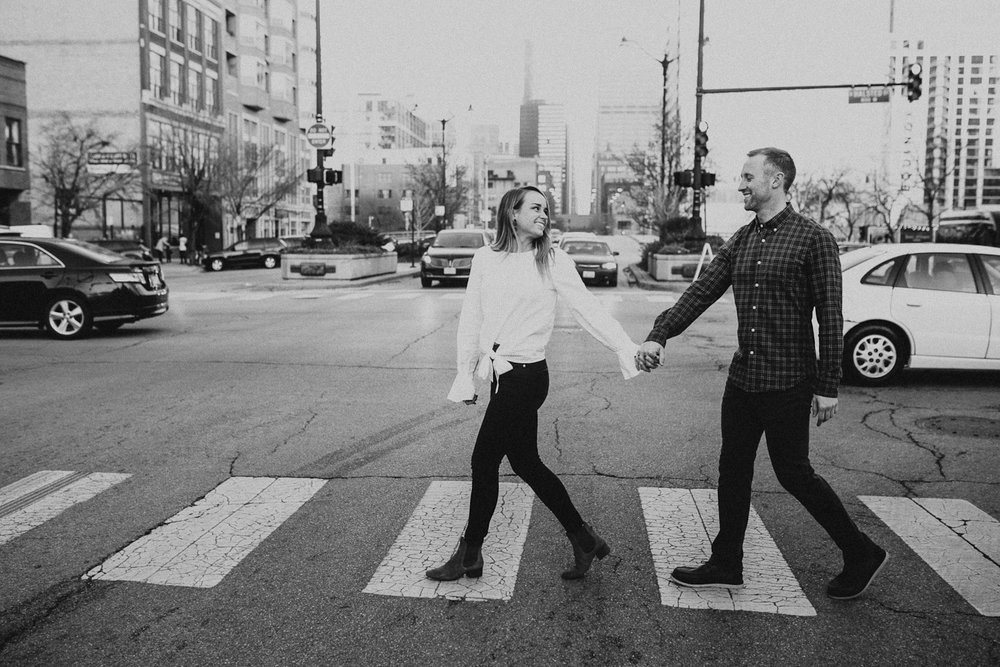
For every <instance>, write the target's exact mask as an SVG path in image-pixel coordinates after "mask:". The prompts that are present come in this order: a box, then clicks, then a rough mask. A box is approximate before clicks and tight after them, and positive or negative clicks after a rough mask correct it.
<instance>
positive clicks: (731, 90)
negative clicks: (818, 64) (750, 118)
mask: <svg viewBox="0 0 1000 667" xmlns="http://www.w3.org/2000/svg"><path fill="white" fill-rule="evenodd" d="M905 85H907V83H906V82H905V81H902V82H900V83H896V82H892V83H831V84H825V85H820V86H763V87H760V88H701V89H700V90H699V91H698V92H700V93H702V94H703V95H717V94H720V93H756V92H763V91H768V90H817V89H821V88H864V87H868V86H905Z"/></svg>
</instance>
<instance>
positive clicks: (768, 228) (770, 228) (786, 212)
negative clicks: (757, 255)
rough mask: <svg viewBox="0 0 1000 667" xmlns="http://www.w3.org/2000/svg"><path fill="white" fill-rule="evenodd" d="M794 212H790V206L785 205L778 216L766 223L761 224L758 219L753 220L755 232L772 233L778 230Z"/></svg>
mask: <svg viewBox="0 0 1000 667" xmlns="http://www.w3.org/2000/svg"><path fill="white" fill-rule="evenodd" d="M793 213H794V211H793V210H792V205H791V204H785V208H783V209H781V211H780V212H779V213H778V215H776V216H774V217H773V218H771V219H770V220H768V221H767V222H761V221H760V218H756V217H755V218H754V223H755V225H756V229H757V232H758V233H760V232H769V233H770V232H774V231H775V230H777V229H778V227H780V226H781V225H782V224H783V223H784V222H785V221H786V220H788V219H789V218H790V217H792V214H793Z"/></svg>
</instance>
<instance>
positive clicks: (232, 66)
mask: <svg viewBox="0 0 1000 667" xmlns="http://www.w3.org/2000/svg"><path fill="white" fill-rule="evenodd" d="M226 73H227V74H228V75H229V76H237V75H238V74H239V69H238V67H237V63H236V54H235V53H229V52H228V51H227V52H226Z"/></svg>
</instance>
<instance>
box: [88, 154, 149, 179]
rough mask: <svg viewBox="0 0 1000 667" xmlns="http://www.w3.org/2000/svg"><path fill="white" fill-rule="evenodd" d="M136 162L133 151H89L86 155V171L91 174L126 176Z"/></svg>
mask: <svg viewBox="0 0 1000 667" xmlns="http://www.w3.org/2000/svg"><path fill="white" fill-rule="evenodd" d="M136 162H138V160H137V156H136V153H135V152H133V151H91V152H89V153H87V171H88V172H89V173H91V174H127V173H129V172H130V171H132V170H133V169H135V165H136Z"/></svg>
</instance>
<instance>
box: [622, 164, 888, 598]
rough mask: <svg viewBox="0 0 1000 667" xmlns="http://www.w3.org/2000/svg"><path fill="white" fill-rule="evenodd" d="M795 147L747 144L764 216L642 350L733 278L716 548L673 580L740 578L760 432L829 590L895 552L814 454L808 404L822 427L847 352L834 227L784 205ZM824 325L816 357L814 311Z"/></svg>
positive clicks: (865, 580) (862, 581)
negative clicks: (837, 554) (826, 560)
mask: <svg viewBox="0 0 1000 667" xmlns="http://www.w3.org/2000/svg"><path fill="white" fill-rule="evenodd" d="M794 180H795V163H794V161H793V160H792V157H791V156H790V155H789V154H788V153H787V152H786V151H783V150H780V149H777V148H760V149H756V150H752V151H750V152H749V153H748V154H747V161H746V164H744V166H743V173H742V175H741V176H740V185H739V190H740V192H741V193H742V194H743V207H744V208H745V209H746V210H748V211H753V212H754V213H756V216H755V218H754V220H753V221H751V222H750V223H749V224H747V225H745V226H743V227H742V228H740V229H739V230H738V231H737V232H736V233H735V234H734V235H733V236H732V238H730V239H729V241H727V242H726V243H725V244H724V245H723V246H722V248H721V249H720V250H719V252H718V254H717V255H716V257H715V259H714V260H713V261H712V262H711V264H709V266H708V268H707V269H706V270H705V272H704V274H702V276H701V277H700V278H699V279H698V280H697V281H696V282H694V283H692V284H691V286H690V287H688V288H687V290H686V291H685V292H684V294H683V295H681V297H680V298H678V300H677V302H676V304H675V305H674V306H673V307H672V308H670V309H668V310H666V311H664V312H663V313H661V314H660V315H659V317H657V318H656V321H655V323H654V324H653V328H652V330H651V331H650V333H649V335H648V336H647V337H646V341H645V342H644V343H643V344H642V346H641V348H640V350H639V353H638V355H637V357H636V367H637V368H639V369H641V370H652V369H653V368H656V367H657V366H659V365H661V364H662V363H663V361H664V348H663V346H664V344H665V343H666V341H667V339H669V338H672V337H674V336H677V335H678V334H680V333H681V332H682V331H684V330H685V329H686V328H687V327H688V326H689V325H690V324H691V323H692V322H694V321H695V320H696V319H697V318H698V317H699V316H700V315H701V314H702V313H703V312H704V311H705V310H706V309H707V308H708V307H709V306H710V305H712V304H713V303H714V302H715V301H716V300H717V299H718V298H719V297H721V296H722V295H723V294H724V293H725V292H726V291H727V290H728V289H729V288H730V287H732V289H733V296H734V298H735V301H736V314H737V318H738V325H737V327H738V328H737V339H738V349H737V350H736V353H735V354H734V356H733V361H732V363H731V365H730V367H729V376H728V379H727V382H726V388H725V392H724V393H723V397H722V419H721V426H722V450H721V454H720V456H719V489H718V498H719V532H718V534H717V536H716V537H715V539H714V540H713V542H712V551H711V557H710V558H709V559H708V561H707V562H706V563H704V564H702V565H700V566H697V567H678V568H676V569H675V570H674V571H673V573H672V575H671V577H670V578H671V580H672V581H674V582H675V583H677V584H679V585H681V586H690V587H695V588H713V587H714V588H740V587H741V586H742V585H743V540H744V535H745V533H746V527H747V520H748V517H749V512H750V495H751V485H752V482H753V472H754V459H755V458H756V455H757V448H758V445H759V444H760V438H761V435H764V436H766V440H767V450H768V454H769V455H770V459H771V465H772V467H773V468H774V472H775V475H776V477H777V479H778V482H779V483H780V484H781V485H782V487H784V489H785V490H786V491H788V492H789V493H791V494H792V496H794V497H795V499H796V500H798V501H799V502H800V503H802V505H803V506H805V508H806V510H808V512H809V513H810V514H811V515H812V516H813V518H814V519H816V521H818V522H819V524H820V525H821V526H822V527H823V528H824V529H825V530H826V532H827V533H828V534H829V535H830V537H831V538H832V539H833V541H834V543H835V544H836V545H837V546H838V547H839V548H840V550H841V553H842V554H843V560H844V567H843V570H842V571H841V572H840V574H838V575H837V576H836V577H834V578H833V580H832V581H830V583H829V585H828V587H827V594H828V595H829V596H830V597H831V598H835V599H841V600H846V599H850V598H854V597H857V596H859V595H861V593H863V592H864V591H865V589H866V588H868V585H869V584H870V583H871V582H872V580H873V579H874V578H875V575H876V574H878V572H879V570H880V569H881V568H882V567H883V565H884V564H885V562H886V560H887V559H888V554H887V553H886V551H885V550H884V549H882V548H881V547H880V546H878V545H876V544H875V543H874V542H873V541H872V540H871V539H870V538H869V537H868V536H867V535H865V534H864V533H862V532H861V531H860V530H859V529H858V527H857V525H856V524H855V523H854V521H853V520H852V519H851V517H850V516H849V515H848V513H847V510H846V509H845V508H844V505H843V503H841V501H840V499H839V498H838V497H837V494H836V493H835V492H834V491H833V489H832V488H831V487H830V485H829V484H827V482H826V481H825V480H824V479H823V478H822V477H820V476H819V475H818V474H816V472H815V471H814V470H813V468H812V465H811V463H810V461H809V428H810V414H811V415H812V416H813V417H815V419H816V425H817V426H819V425H821V424H823V423H824V422H826V421H827V420H829V419H831V418H832V417H833V416H834V415H836V414H837V404H838V398H837V387H838V385H839V383H840V376H841V356H842V353H843V337H842V336H843V313H842V308H841V306H842V296H841V285H842V282H841V281H842V277H841V271H840V259H839V253H838V249H837V244H836V241H835V240H834V238H833V235H832V234H830V232H829V231H827V230H826V229H824V228H823V227H821V226H820V225H818V224H816V222H814V221H812V220H810V219H808V218H806V217H804V216H802V215H799V214H798V213H796V212H795V211H794V209H793V208H792V207H791V205H790V204H788V189H789V188H790V187H791V185H792V183H793V181H794ZM813 311H815V314H816V320H817V323H818V325H819V359H818V360H817V357H816V349H815V343H814V338H813V326H812V316H813Z"/></svg>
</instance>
